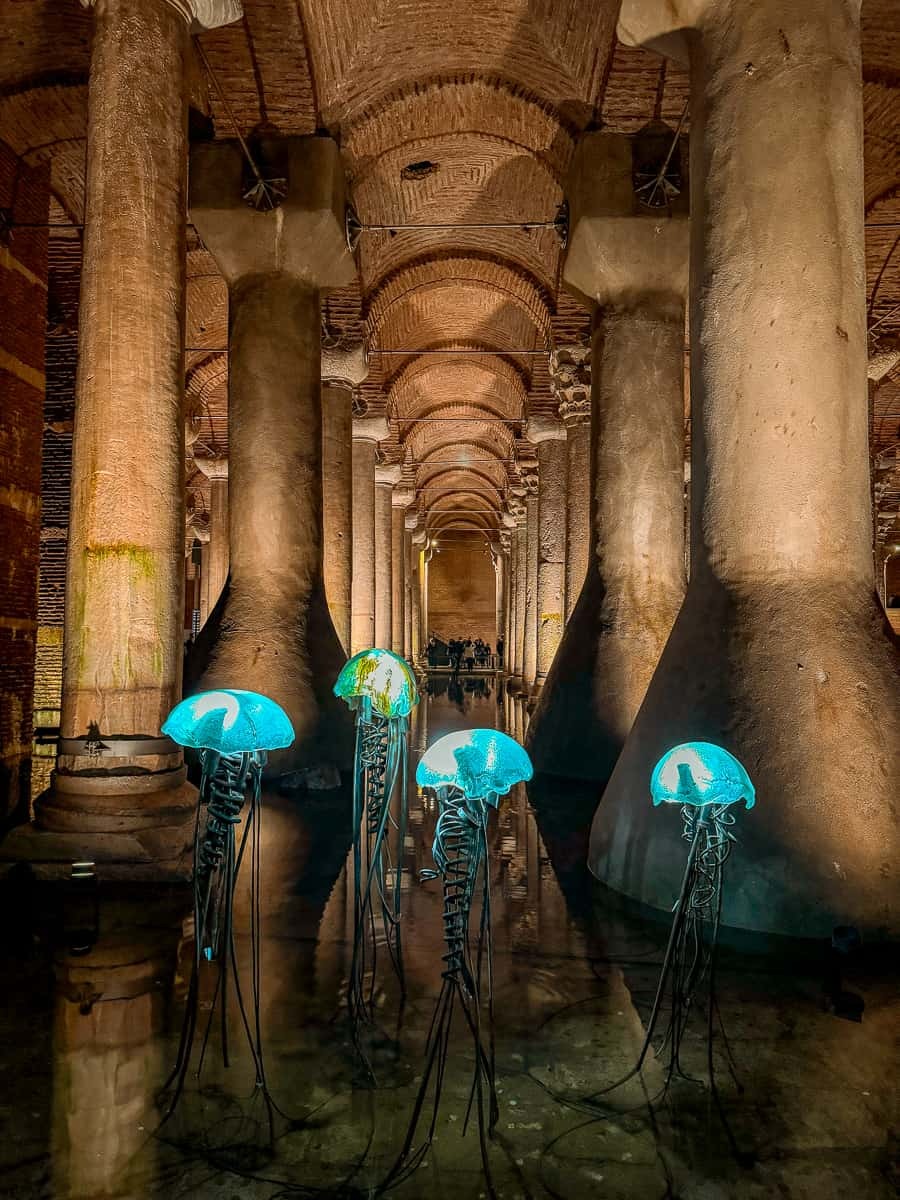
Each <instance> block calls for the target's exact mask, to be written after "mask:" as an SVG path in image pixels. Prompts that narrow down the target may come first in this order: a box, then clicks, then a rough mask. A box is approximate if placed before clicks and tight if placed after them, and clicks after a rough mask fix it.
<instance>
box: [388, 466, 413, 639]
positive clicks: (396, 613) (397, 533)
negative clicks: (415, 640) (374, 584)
mask: <svg viewBox="0 0 900 1200" xmlns="http://www.w3.org/2000/svg"><path fill="white" fill-rule="evenodd" d="M414 499H415V492H414V491H413V490H412V489H411V488H394V490H393V492H392V494H391V644H390V649H391V650H393V652H394V653H395V654H399V655H400V656H401V657H405V655H406V610H407V594H406V593H407V584H406V576H407V567H408V560H409V556H408V555H407V553H406V523H405V522H406V511H407V509H408V508H409V506H410V505H411V504H412V502H413V500H414Z"/></svg>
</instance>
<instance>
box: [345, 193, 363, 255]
mask: <svg viewBox="0 0 900 1200" xmlns="http://www.w3.org/2000/svg"><path fill="white" fill-rule="evenodd" d="M362 230H363V227H362V222H361V221H360V219H359V217H358V216H357V215H356V210H355V209H354V208H351V206H350V205H349V204H348V205H347V208H346V210H345V212H344V237H345V238H346V239H347V249H348V250H349V251H350V253H351V254H355V253H356V247H357V246H358V245H359V239H360V238H361V237H362Z"/></svg>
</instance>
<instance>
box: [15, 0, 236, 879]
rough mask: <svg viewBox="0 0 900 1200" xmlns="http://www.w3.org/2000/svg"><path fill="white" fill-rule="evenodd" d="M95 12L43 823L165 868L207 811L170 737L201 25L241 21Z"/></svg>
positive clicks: (177, 665) (188, 14)
mask: <svg viewBox="0 0 900 1200" xmlns="http://www.w3.org/2000/svg"><path fill="white" fill-rule="evenodd" d="M93 7H94V30H93V41H92V51H91V72H90V83H89V93H88V129H87V160H86V161H87V174H86V180H87V187H86V197H87V199H86V208H85V225H84V257H83V266H82V275H81V302H80V320H79V351H78V375H77V381H76V416H75V430H74V437H73V446H72V496H71V513H70V519H69V554H68V565H67V574H66V631H65V659H64V667H63V691H62V716H61V737H60V741H59V754H58V758H57V767H56V772H55V774H54V776H53V782H52V785H51V790H50V792H49V793H48V794H47V795H45V796H44V797H43V798H42V800H41V802H40V803H39V805H38V809H37V814H36V815H37V818H38V821H39V823H40V824H41V825H42V826H43V827H44V828H47V829H52V830H54V831H59V832H69V831H73V832H74V831H77V832H78V833H79V834H89V833H103V832H107V831H112V830H116V831H118V832H122V833H133V834H135V835H136V836H137V838H138V840H139V842H140V845H141V846H143V847H144V849H145V851H146V856H147V857H149V858H150V859H153V860H157V861H161V860H164V859H169V858H175V857H177V856H179V855H180V854H181V852H182V850H183V845H184V837H183V829H182V828H181V827H182V826H183V822H184V820H185V818H186V817H189V813H190V809H191V807H192V806H193V799H194V795H195V793H194V790H193V789H192V788H190V787H188V786H187V784H186V783H185V769H184V765H183V762H182V755H181V750H180V748H179V747H177V746H176V745H174V743H172V742H170V741H168V739H166V738H162V737H161V735H160V726H161V724H162V722H163V721H164V720H165V717H166V715H167V713H168V712H169V710H170V709H171V708H172V706H173V705H174V704H175V703H176V702H177V701H178V700H179V699H180V697H181V666H182V610H183V603H184V585H183V579H184V575H183V572H184V424H183V410H184V359H183V349H184V303H185V258H184V239H185V217H186V209H187V205H186V195H185V185H186V178H187V100H188V84H187V67H188V54H189V47H190V39H189V28H188V23H189V21H190V20H191V19H192V18H194V19H199V20H202V21H203V22H204V23H205V24H207V25H208V26H209V25H215V24H222V23H225V22H227V21H230V20H234V19H235V18H236V17H237V16H239V15H240V8H239V6H237V5H232V4H219V5H217V4H209V3H204V4H202V5H201V4H195V3H193V2H192V0H183V2H179V3H170V2H168V0H97V3H96V4H95V5H94V6H93ZM161 828H163V829H169V830H171V831H172V840H171V841H167V840H165V839H163V840H160V835H159V833H158V831H159V830H160V829H161ZM142 839H143V840H142ZM151 840H152V842H153V844H152V847H151V845H150V842H151ZM120 849H122V847H120ZM81 853H82V855H85V854H90V853H92V850H91V849H90V848H89V847H85V848H84V849H83V850H82V852H81ZM98 853H99V851H98Z"/></svg>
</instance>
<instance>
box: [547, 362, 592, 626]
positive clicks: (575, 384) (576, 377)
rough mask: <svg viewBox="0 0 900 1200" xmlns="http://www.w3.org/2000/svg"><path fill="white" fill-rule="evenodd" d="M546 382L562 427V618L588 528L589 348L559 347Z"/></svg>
mask: <svg viewBox="0 0 900 1200" xmlns="http://www.w3.org/2000/svg"><path fill="white" fill-rule="evenodd" d="M550 382H551V385H552V387H553V394H554V396H555V397H556V400H557V402H558V404H559V416H560V420H561V421H562V423H563V425H564V426H565V428H566V459H567V465H566V620H567V621H568V619H569V617H570V616H571V615H572V611H573V609H574V608H575V605H576V603H577V602H578V597H579V596H580V595H581V588H582V586H583V584H584V579H585V576H586V574H587V563H588V556H589V553H590V529H591V347H590V343H588V344H586V345H578V344H574V345H571V346H559V347H557V348H556V349H555V350H553V351H552V353H551V355H550Z"/></svg>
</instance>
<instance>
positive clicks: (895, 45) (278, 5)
mask: <svg viewBox="0 0 900 1200" xmlns="http://www.w3.org/2000/svg"><path fill="white" fill-rule="evenodd" d="M0 3H3V4H4V5H5V7H4V24H5V32H6V33H7V36H6V37H5V38H3V39H0V125H2V129H3V134H2V136H3V137H4V138H5V139H6V140H7V141H9V143H10V145H11V146H12V148H13V149H14V150H15V151H16V152H17V153H18V154H20V155H22V156H23V157H24V158H25V159H26V160H27V161H30V162H38V161H43V160H46V161H48V162H49V163H50V166H51V186H52V193H53V205H52V209H51V223H52V224H53V225H54V227H55V228H54V232H55V233H57V232H58V236H61V237H64V236H67V235H68V236H75V237H77V227H78V224H79V222H80V221H81V219H82V213H83V202H84V136H85V125H86V90H87V89H86V81H87V71H88V66H89V51H90V30H91V15H90V13H89V12H88V11H86V10H84V9H83V8H82V7H81V6H80V5H79V4H77V3H76V2H75V0H29V2H28V3H14V2H12V0H0ZM243 4H244V17H243V20H242V21H240V22H237V23H235V24H233V25H230V26H225V27H223V28H221V29H218V30H214V31H211V32H209V33H205V34H202V35H201V37H200V39H199V43H200V45H201V47H202V49H203V53H204V56H205V58H206V60H207V61H208V63H209V66H210V68H211V69H212V71H213V72H214V74H215V77H216V80H217V82H218V84H219V88H220V89H221V93H220V90H219V88H216V87H211V86H210V81H209V79H208V77H207V74H206V71H205V67H204V66H203V65H202V64H201V63H200V61H199V59H198V60H197V61H196V62H194V63H193V65H192V70H191V72H190V88H191V104H192V107H193V108H195V109H199V110H201V111H203V112H207V113H209V114H210V115H211V117H212V119H213V123H214V128H215V134H216V136H219V137H232V136H234V134H235V132H240V133H241V134H245V135H246V134H249V133H251V132H252V131H253V130H254V129H255V128H257V127H259V126H260V125H263V124H265V125H267V126H269V127H270V128H274V129H275V130H277V131H279V132H281V133H283V134H285V135H298V134H308V133H313V132H315V131H316V130H323V129H324V130H327V131H328V132H329V133H331V135H332V136H334V137H335V138H336V139H337V140H338V142H339V144H340V145H341V150H342V155H343V159H344V164H345V168H346V172H347V178H348V184H349V191H350V196H351V199H352V202H353V204H354V205H355V207H356V210H357V214H358V216H359V219H360V220H361V221H362V222H363V224H366V225H371V224H388V225H389V224H392V223H393V224H404V225H415V226H421V225H440V226H445V228H440V229H421V228H415V229H405V230H402V231H399V232H397V233H395V234H392V233H389V232H384V231H382V232H365V233H363V235H362V237H361V239H360V243H359V246H358V250H357V257H358V263H359V268H360V281H359V284H358V286H356V287H353V288H348V289H344V290H343V291H342V292H340V293H334V294H332V295H331V296H329V297H328V300H327V306H326V319H327V320H328V322H329V324H332V325H335V326H337V327H338V328H344V329H347V330H348V331H352V332H356V333H359V332H363V331H364V332H365V333H366V336H367V337H368V340H369V342H370V343H371V345H372V346H373V350H374V351H375V353H373V358H372V370H371V374H370V377H369V379H368V380H367V381H366V382H365V384H364V385H363V388H362V392H363V395H364V399H365V401H366V403H367V404H368V406H369V408H370V410H372V411H373V412H385V413H389V414H390V415H391V417H392V421H391V436H390V438H389V439H388V441H387V442H386V443H384V445H383V450H384V451H385V453H386V454H387V457H388V458H392V459H395V460H396V461H403V462H405V463H407V464H410V469H412V470H414V471H415V472H421V471H422V470H423V467H422V465H421V464H422V463H423V462H424V461H431V460H432V458H433V456H434V455H439V454H441V453H445V452H446V450H445V448H446V447H447V446H448V445H449V444H451V443H448V441H447V438H448V436H449V437H450V438H451V442H452V441H453V440H455V441H457V442H459V441H460V439H461V438H462V437H465V439H466V441H467V442H468V443H470V444H471V445H472V446H473V447H475V448H476V449H478V450H479V451H480V452H483V453H484V454H486V455H490V456H491V457H492V459H493V465H492V466H490V467H489V468H483V467H479V468H477V470H476V474H479V472H481V471H482V470H489V471H490V477H491V479H492V480H493V481H495V482H496V480H497V477H496V472H497V471H500V470H506V471H507V474H508V475H509V473H510V471H511V472H512V473H513V474H515V472H516V463H515V460H516V458H517V454H521V453H526V454H527V453H528V447H527V443H524V442H522V440H521V437H520V435H521V426H519V425H518V424H513V425H510V424H507V423H505V422H506V421H509V420H512V419H513V418H514V419H515V421H516V422H518V420H519V419H520V418H521V417H522V416H523V415H526V414H527V413H528V412H529V411H531V412H541V413H546V412H549V411H552V406H553V397H552V393H551V389H550V385H549V377H548V374H547V364H546V359H545V357H544V354H545V351H546V349H547V348H548V346H549V345H551V344H552V343H554V342H557V341H559V340H560V339H562V340H565V339H566V338H568V337H570V336H573V335H576V336H577V333H578V331H579V329H581V330H583V328H584V325H585V324H586V322H587V319H588V315H587V314H586V313H585V312H584V311H583V310H579V311H577V312H576V311H575V309H576V307H577V306H576V305H575V304H574V302H573V301H571V300H569V299H567V298H565V297H560V294H559V286H558V280H559V267H560V261H561V255H562V247H561V246H560V243H559V240H558V238H557V236H556V233H555V232H554V231H553V230H552V229H548V228H544V229H538V230H530V231H526V230H523V229H522V228H520V227H516V223H517V222H524V221H532V220H536V219H546V220H552V218H553V216H554V214H555V212H556V208H557V206H558V204H559V203H560V201H561V200H562V196H563V186H564V181H565V176H566V171H567V168H568V164H569V161H570V158H571V155H572V151H573V147H574V145H575V143H576V141H577V138H578V136H579V135H580V132H581V131H582V130H583V129H584V128H585V127H586V126H587V125H588V124H591V123H593V124H601V125H602V126H603V127H604V128H607V129H611V130H620V131H622V132H634V131H636V130H637V129H639V128H640V127H641V126H642V125H644V124H645V123H646V122H647V121H648V120H649V119H651V118H652V117H654V116H660V117H662V118H663V119H664V120H668V121H669V122H670V123H671V124H674V123H675V122H677V120H678V119H679V117H680V116H681V114H682V112H683V110H684V106H685V103H686V100H687V94H688V87H687V78H686V74H685V72H684V71H682V70H681V69H680V68H678V67H677V66H675V65H674V64H671V63H668V64H665V63H663V62H662V61H661V60H660V59H659V58H658V57H657V56H656V55H654V54H651V53H649V52H646V51H643V50H638V49H631V48H628V47H624V46H620V45H618V44H616V43H615V39H614V24H615V19H616V13H617V8H618V5H617V4H616V3H615V2H614V0H600V2H598V0H556V2H555V3H552V4H551V3H543V2H542V3H533V2H532V0H505V2H503V3H491V4H476V3H472V2H471V0H461V2H460V3H458V4H456V5H448V4H447V3H446V0H415V3H410V2H409V0H368V3H366V4H360V3H359V2H358V0H329V3H328V4H323V3H320V0H296V3H289V4H285V3H283V2H282V0H243ZM862 32H863V73H864V88H863V106H864V122H865V147H864V150H865V169H866V178H865V200H866V210H867V223H868V230H867V250H868V261H867V270H868V285H869V296H870V326H872V328H873V334H872V338H871V341H872V347H871V348H872V350H873V352H879V353H880V352H881V351H883V350H885V349H886V348H887V349H890V348H891V347H892V346H893V345H894V344H898V345H900V248H897V246H896V245H895V243H896V241H897V231H898V229H900V134H898V129H900V123H898V120H897V117H898V103H900V101H898V96H900V69H898V62H900V10H898V8H897V6H896V4H894V3H892V2H891V0H864V3H863V6H862ZM222 94H224V97H225V99H224V100H223V99H222ZM66 223H69V224H70V225H73V226H74V227H75V228H74V230H73V231H69V230H61V231H57V229H56V227H58V226H60V225H65V224H66ZM484 224H502V225H503V226H504V227H503V228H498V229H483V228H482V229H473V228H471V226H472V225H484ZM446 226H452V228H446ZM462 226H468V228H463V227H462ZM188 247H189V250H190V251H191V253H190V254H189V261H188V281H189V282H188V302H187V346H188V347H189V350H188V353H187V355H186V359H185V367H186V373H187V383H188V392H189V396H190V398H191V402H192V403H193V402H194V401H195V400H197V399H198V397H199V398H200V399H202V404H203V406H205V407H204V411H205V412H206V413H207V423H208V424H209V423H211V424H210V429H211V432H210V434H209V436H210V437H213V438H215V439H216V440H217V443H218V444H219V446H220V449H224V448H225V446H227V441H225V439H227V420H226V399H227V355H223V354H222V351H223V350H224V349H225V348H226V346H227V298H226V295H225V289H224V285H223V284H222V283H221V281H220V280H218V279H217V278H216V275H217V272H216V270H215V265H214V264H213V263H212V261H211V259H210V258H209V256H208V255H207V254H206V253H205V251H204V250H203V248H202V246H200V244H199V243H198V241H197V239H196V237H195V236H194V235H193V234H191V235H190V237H189V242H188ZM391 349H399V350H401V351H404V352H405V351H409V353H402V354H388V353H386V352H387V351H388V350H391ZM435 351H442V352H446V351H454V352H457V353H454V354H452V355H450V354H447V353H443V354H442V355H439V354H435V353H434V352H435ZM460 351H464V352H471V353H458V352H460ZM526 352H527V353H526ZM418 364H422V370H421V371H419V370H418V369H416V370H413V367H417V366H418ZM433 367H434V368H435V369H432V368H433ZM873 392H874V399H873V410H874V411H873V431H874V441H873V451H874V452H875V453H881V451H882V449H883V448H885V447H887V448H888V450H889V449H890V447H891V446H893V445H895V444H896V443H897V441H898V438H900V367H893V368H891V369H890V370H889V371H888V373H887V374H886V375H885V376H884V377H883V378H881V379H879V380H878V381H877V383H876V382H873ZM452 412H458V413H460V414H465V423H461V422H460V421H459V420H457V421H456V422H453V421H444V422H441V421H437V420H434V419H433V417H434V415H436V414H441V413H442V414H444V415H445V416H446V415H448V414H450V413H452ZM501 415H502V416H503V418H504V419H503V421H498V416H501ZM401 418H402V419H401ZM220 439H221V440H220ZM428 477H429V478H430V476H428ZM898 481H900V472H898V475H897V476H896V477H895V480H894V485H893V486H895V488H896V487H897V485H898ZM456 482H457V483H458V484H459V486H460V487H461V488H462V487H466V488H468V487H469V486H470V485H471V484H470V481H467V480H465V479H459V480H457V481H456ZM498 491H502V489H498ZM898 495H900V491H898ZM441 519H442V520H443V519H444V518H443V517H442V518H441Z"/></svg>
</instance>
